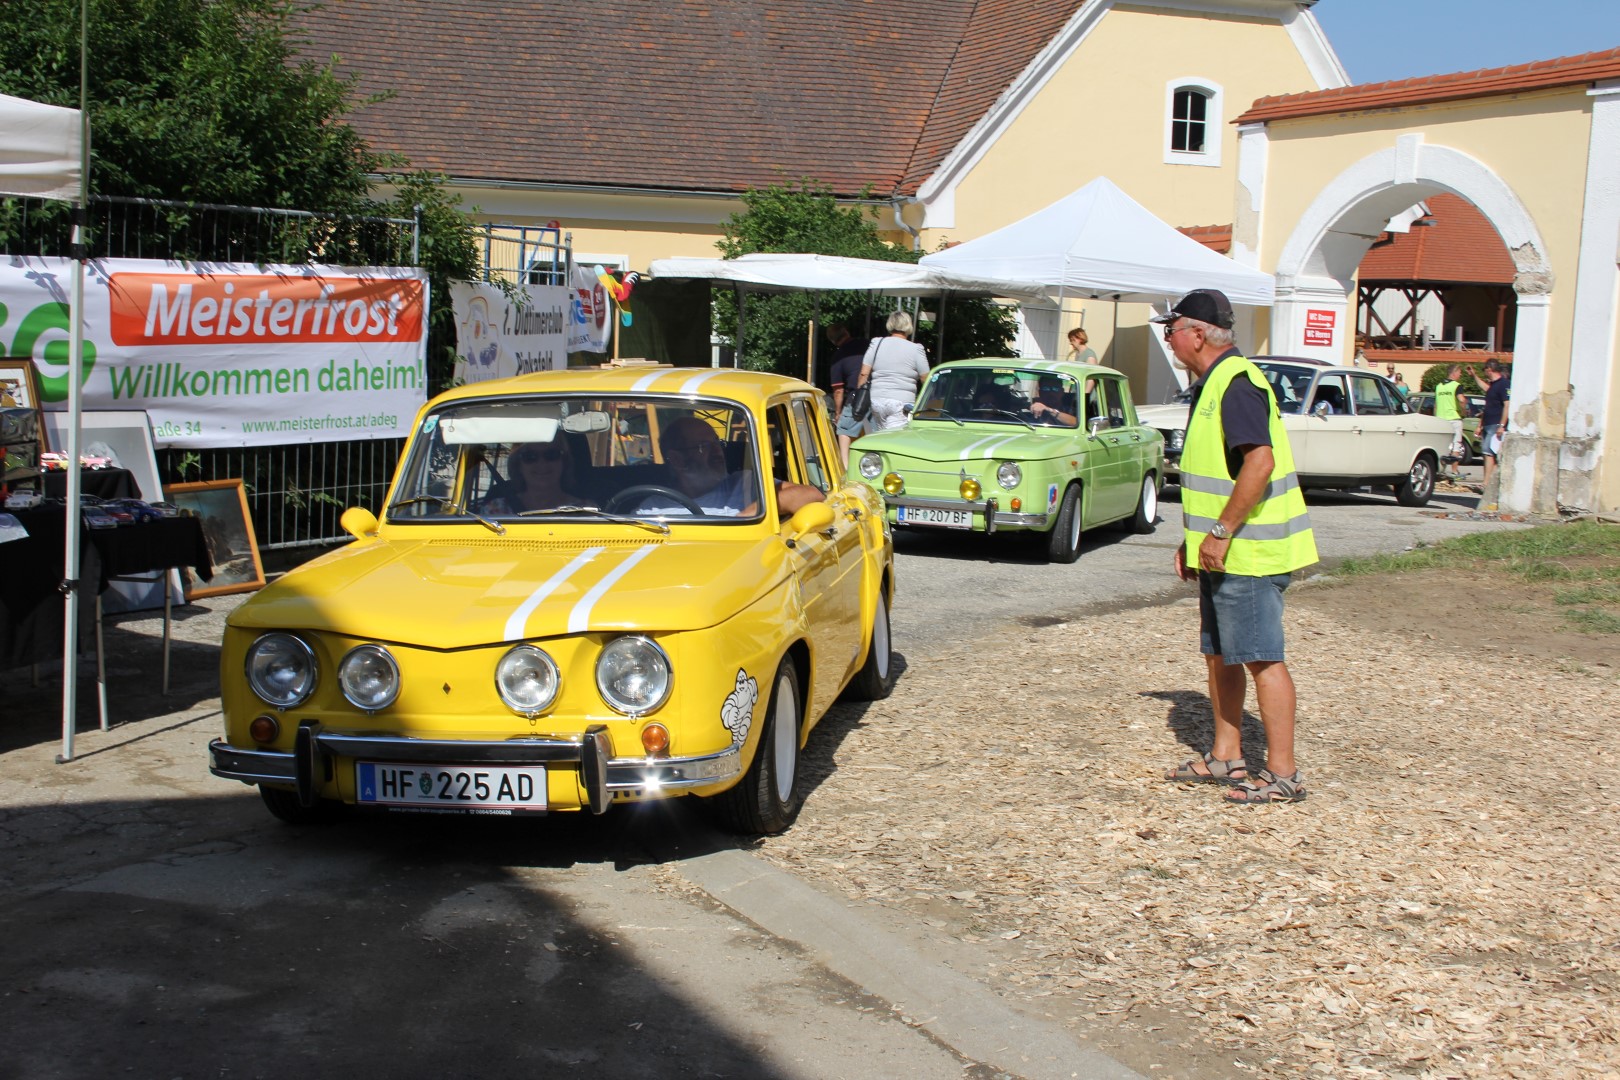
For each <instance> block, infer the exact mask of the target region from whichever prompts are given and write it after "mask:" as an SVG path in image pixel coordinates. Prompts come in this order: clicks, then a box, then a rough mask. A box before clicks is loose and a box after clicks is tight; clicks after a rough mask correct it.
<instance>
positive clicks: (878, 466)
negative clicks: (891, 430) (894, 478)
mask: <svg viewBox="0 0 1620 1080" xmlns="http://www.w3.org/2000/svg"><path fill="white" fill-rule="evenodd" d="M882 472H883V455H882V454H874V453H871V452H870V451H868V452H867V453H864V454H862V455H861V475H862V476H863V477H865V478H866V479H868V480H876V479H877V478H878V476H879V475H880V474H881V473H882Z"/></svg>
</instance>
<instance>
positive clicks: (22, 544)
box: [0, 507, 214, 728]
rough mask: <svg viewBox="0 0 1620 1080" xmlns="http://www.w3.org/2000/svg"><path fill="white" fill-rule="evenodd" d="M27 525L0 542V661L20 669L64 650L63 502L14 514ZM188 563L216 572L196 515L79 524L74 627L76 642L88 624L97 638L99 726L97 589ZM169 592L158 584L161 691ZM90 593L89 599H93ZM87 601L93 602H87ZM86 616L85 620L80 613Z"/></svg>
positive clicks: (101, 660) (99, 666)
mask: <svg viewBox="0 0 1620 1080" xmlns="http://www.w3.org/2000/svg"><path fill="white" fill-rule="evenodd" d="M12 516H13V517H15V518H16V519H17V520H18V521H19V522H20V523H21V524H22V526H23V528H25V529H27V530H28V535H27V536H26V537H25V538H23V539H21V540H12V541H9V542H8V543H4V544H0V666H4V667H18V666H21V665H23V664H32V663H38V662H39V661H41V660H46V659H50V658H52V657H59V656H60V655H61V649H62V620H63V615H64V607H65V605H64V604H63V601H62V594H61V592H60V591H59V589H58V588H57V586H58V585H59V584H60V583H61V581H62V578H63V576H64V575H63V573H62V555H63V548H64V546H65V543H64V541H65V539H66V537H65V534H64V519H65V514H64V512H63V510H62V508H61V507H54V508H45V509H39V510H21V511H13V512H12ZM180 567H190V568H191V569H192V570H193V571H195V572H196V574H197V576H198V577H200V578H201V579H202V580H204V581H207V580H209V579H210V578H212V577H213V576H214V567H213V564H212V562H210V561H209V558H208V544H207V541H206V540H205V539H204V538H203V531H202V522H201V521H199V520H198V519H197V518H194V517H177V518H164V519H162V520H161V521H148V522H143V523H141V524H135V525H120V526H119V527H118V528H116V529H83V530H82V531H81V532H80V544H79V583H80V587H79V599H80V607H79V613H80V617H79V626H80V628H81V645H82V643H83V637H84V634H85V632H88V631H89V630H90V629H91V628H93V629H94V631H95V635H96V680H97V683H98V684H99V688H100V695H99V696H100V705H101V724H102V727H103V728H105V727H106V726H107V692H106V686H107V679H106V662H105V656H104V655H103V651H102V640H101V602H100V599H101V593H103V592H104V591H106V588H107V585H108V583H109V582H111V581H113V580H115V579H117V580H128V579H130V578H131V577H134V576H136V575H148V574H155V575H157V576H158V577H159V578H163V577H166V576H167V575H168V572H169V571H170V570H175V569H179V568H180ZM169 593H170V591H169V588H168V586H167V583H165V586H164V589H163V690H164V692H165V693H167V692H168V688H169V637H170V634H169V627H170V618H171V611H170V595H169ZM92 598H94V599H92ZM92 605H93V606H92ZM86 615H90V616H91V618H86Z"/></svg>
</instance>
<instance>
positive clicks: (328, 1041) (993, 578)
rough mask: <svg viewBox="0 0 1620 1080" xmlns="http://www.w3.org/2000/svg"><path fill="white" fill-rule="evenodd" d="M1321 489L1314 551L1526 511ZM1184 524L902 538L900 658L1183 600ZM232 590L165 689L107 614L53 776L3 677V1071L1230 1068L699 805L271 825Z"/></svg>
mask: <svg viewBox="0 0 1620 1080" xmlns="http://www.w3.org/2000/svg"><path fill="white" fill-rule="evenodd" d="M1310 501H1311V509H1312V515H1313V520H1314V522H1315V525H1316V529H1317V534H1318V540H1319V543H1320V545H1321V547H1322V550H1323V553H1324V555H1325V556H1326V557H1327V558H1328V559H1330V560H1331V559H1333V558H1337V557H1342V556H1344V555H1347V554H1361V553H1367V552H1373V551H1394V550H1400V549H1402V548H1405V547H1407V546H1410V545H1411V544H1413V543H1417V542H1421V541H1432V540H1437V539H1440V538H1442V537H1444V536H1448V535H1454V534H1456V533H1458V532H1465V531H1473V530H1477V529H1480V528H1491V527H1513V526H1494V525H1488V524H1482V523H1480V522H1465V521H1447V520H1445V519H1444V518H1441V517H1437V516H1432V515H1428V514H1423V513H1421V512H1419V511H1415V510H1409V509H1406V508H1402V507H1398V506H1396V505H1395V503H1394V501H1393V499H1390V498H1387V497H1383V496H1337V495H1332V496H1329V495H1319V496H1318V495H1313V496H1312V497H1311V500H1310ZM1463 502H1464V501H1463V500H1460V499H1459V500H1456V504H1457V506H1458V508H1461V506H1462V505H1463ZM1445 508H1446V500H1445V499H1442V500H1440V501H1438V502H1437V503H1436V504H1435V505H1434V506H1433V507H1431V510H1435V511H1441V510H1444V509H1445ZM1178 513H1179V506H1177V505H1176V503H1175V502H1174V501H1173V500H1172V501H1169V502H1167V503H1166V504H1165V506H1164V514H1165V517H1166V518H1167V519H1168V520H1167V522H1166V523H1165V524H1162V525H1161V526H1160V527H1159V530H1158V531H1157V532H1156V533H1155V534H1153V535H1149V536H1125V535H1123V534H1117V533H1106V534H1105V533H1099V534H1097V535H1095V536H1091V537H1088V539H1087V541H1086V545H1085V550H1084V553H1083V554H1082V555H1081V557H1080V559H1079V561H1078V562H1076V563H1075V564H1073V565H1071V566H1061V567H1058V566H1049V565H1047V564H1046V563H1045V562H1044V560H1042V559H1040V558H1038V557H1037V556H1036V555H1035V553H1033V552H1031V551H1030V550H1029V549H1028V548H1026V547H1020V546H1018V545H1016V544H1012V545H1009V544H1006V543H1005V542H1004V541H1003V540H996V539H991V540H985V539H982V538H976V537H963V536H959V535H956V534H947V535H933V536H911V535H903V536H902V537H901V538H900V551H901V554H900V556H899V566H898V574H899V598H898V600H897V604H896V609H895V637H896V644H897V647H898V649H899V650H900V651H901V653H902V654H903V655H904V657H905V659H906V662H907V663H908V664H911V665H917V664H924V663H927V662H928V661H929V657H930V656H931V655H934V654H936V653H939V652H941V651H943V650H946V649H950V648H958V647H959V646H960V644H961V643H963V642H970V641H972V640H975V639H977V638H979V637H984V636H989V635H991V634H994V633H996V632H997V631H999V630H1002V629H1005V628H1006V627H1008V626H1009V625H1010V624H1022V625H1026V626H1027V625H1039V624H1042V623H1052V622H1058V621H1063V620H1065V619H1069V618H1073V617H1074V616H1076V615H1078V614H1081V613H1083V612H1088V611H1097V610H1117V609H1120V608H1127V607H1131V606H1135V605H1138V604H1141V603H1144V602H1153V601H1154V600H1156V599H1161V598H1169V597H1175V596H1179V595H1184V594H1185V591H1186V590H1187V588H1188V587H1187V586H1184V585H1181V584H1180V583H1178V582H1177V581H1176V580H1175V579H1174V577H1173V575H1172V573H1171V569H1170V559H1171V552H1172V550H1173V547H1174V545H1175V544H1176V543H1177V538H1176V533H1175V528H1174V521H1175V520H1176V518H1177V515H1178ZM238 600H239V598H238V597H218V598H213V599H211V600H208V601H204V602H202V603H201V604H198V605H193V606H191V607H188V608H184V609H181V610H180V611H179V613H178V616H177V626H176V642H175V647H174V648H175V652H174V672H175V675H174V684H173V687H172V691H171V693H170V694H169V695H168V696H167V697H164V696H162V695H160V694H158V693H157V692H156V687H155V683H156V681H157V680H156V678H155V676H154V673H155V672H156V671H157V670H158V662H159V659H158V658H159V651H158V650H159V641H160V634H161V620H160V618H158V617H157V616H156V615H155V614H146V613H141V614H136V615H128V616H121V617H118V618H117V619H116V620H115V622H114V624H113V626H112V628H111V629H110V631H109V634H108V648H109V653H110V655H111V657H112V661H111V667H110V688H111V699H112V709H113V715H114V718H115V721H116V725H115V726H114V728H113V729H112V730H111V731H110V732H106V733H102V732H99V731H95V730H93V724H94V720H93V706H94V700H95V695H94V692H93V685H90V684H86V686H85V688H84V689H83V690H82V691H81V694H80V699H81V717H82V719H81V728H80V734H79V735H78V737H77V741H76V751H77V756H76V759H75V760H74V761H72V762H70V763H68V764H66V765H57V764H54V763H53V757H54V755H55V754H56V752H57V750H58V749H59V746H60V743H59V737H58V732H59V728H58V723H59V722H58V720H57V715H58V711H57V710H58V708H59V702H60V688H59V684H58V681H57V678H55V677H53V675H52V673H51V672H49V671H47V672H46V673H45V678H44V680H43V681H42V683H41V684H40V685H39V686H35V685H33V683H32V680H31V678H30V673H29V672H28V671H26V670H23V671H8V672H0V941H3V942H4V947H3V948H0V1032H3V1033H4V1035H3V1037H0V1077H6V1078H10V1077H22V1078H34V1077H41V1078H79V1077H86V1078H88V1077H97V1078H100V1077H105V1076H109V1075H125V1076H133V1077H148V1076H150V1077H164V1078H170V1077H188V1078H189V1077H196V1078H200V1077H204V1076H207V1077H258V1076H266V1077H268V1076H276V1077H279V1076H282V1075H286V1074H293V1075H299V1076H304V1077H326V1076H332V1077H336V1076H344V1077H352V1076H390V1077H418V1076H421V1077H427V1076H434V1077H442V1076H480V1077H503V1076H519V1075H522V1076H525V1077H532V1076H554V1075H574V1074H576V1073H577V1074H579V1075H615V1076H626V1077H687V1076H691V1077H698V1076H732V1077H737V1076H745V1077H806V1078H810V1077H818V1078H819V1077H862V1078H869V1077H878V1078H882V1077H896V1078H899V1077H905V1078H912V1077H921V1078H928V1077H942V1078H949V1077H969V1078H972V1077H992V1076H1009V1077H1031V1078H1035V1077H1040V1078H1045V1077H1054V1078H1058V1077H1075V1076H1084V1077H1129V1076H1138V1075H1147V1074H1150V1073H1157V1074H1158V1075H1167V1074H1168V1075H1178V1076H1195V1077H1196V1076H1216V1075H1227V1074H1228V1067H1227V1066H1226V1064H1225V1063H1224V1062H1221V1061H1215V1060H1213V1059H1211V1058H1209V1057H1203V1058H1198V1059H1193V1058H1190V1057H1188V1056H1187V1055H1186V1054H1185V1053H1184V1052H1182V1051H1180V1050H1178V1048H1177V1047H1176V1046H1175V1045H1174V1043H1173V1041H1171V1040H1168V1039H1167V1040H1166V1041H1165V1042H1164V1043H1162V1044H1143V1043H1140V1042H1135V1043H1132V1042H1129V1041H1118V1042H1110V1043H1109V1044H1108V1052H1109V1054H1110V1055H1112V1056H1108V1055H1105V1054H1103V1053H1101V1052H1099V1050H1098V1047H1097V1046H1096V1045H1091V1044H1086V1043H1083V1042H1081V1041H1079V1039H1078V1037H1077V1036H1076V1035H1074V1034H1073V1033H1071V1032H1070V1031H1069V1030H1066V1029H1065V1028H1063V1027H1062V1026H1060V1025H1059V1024H1058V1023H1056V1022H1055V1021H1053V1020H1051V1019H1049V1018H1046V1017H1042V1016H1032V1015H1027V1014H1024V1013H1020V1012H1018V1011H1016V1010H1015V1009H1013V1008H1012V1007H1010V1006H1009V1005H1008V1003H1006V1002H1005V1001H1003V1000H1002V999H1001V998H999V997H998V996H996V995H994V994H992V993H990V992H989V991H988V990H987V989H986V988H985V987H984V986H983V985H982V984H981V983H980V982H979V981H978V980H977V978H976V977H975V973H976V972H982V971H983V970H984V969H985V961H986V957H983V956H977V955H974V954H972V953H971V952H969V951H967V950H965V949H964V948H963V947H962V946H960V944H959V943H942V942H936V941H934V940H933V939H932V938H933V936H932V934H931V933H930V931H929V928H927V927H923V926H910V925H901V924H897V923H895V922H894V921H892V915H885V914H884V913H883V912H882V911H880V910H878V909H872V908H858V907H855V906H852V905H850V904H848V903H847V902H845V901H844V900H843V899H842V898H841V897H835V896H830V895H825V894H823V893H820V892H818V891H816V890H815V889H814V888H811V887H810V886H808V885H806V884H805V883H803V882H800V881H798V880H797V879H795V878H792V877H791V876H789V875H787V874H785V873H783V872H782V871H780V870H775V869H773V868H771V867H769V866H767V865H766V864H765V863H764V862H763V861H762V860H759V859H756V858H754V857H753V856H752V855H750V854H749V853H748V852H747V850H746V847H745V846H739V845H737V844H736V843H735V842H734V841H732V840H731V839H729V838H726V837H722V836H720V835H718V834H716V833H714V832H712V831H710V830H709V829H708V827H707V825H706V824H705V823H704V821H703V819H702V818H701V817H700V816H699V815H697V814H695V813H693V812H691V810H690V809H689V808H688V807H686V806H684V805H675V804H661V805H653V806H647V807H642V808H637V809H633V810H628V811H627V810H624V809H622V808H621V809H616V810H614V811H613V812H611V813H609V814H608V815H605V816H604V817H602V818H598V819H591V818H584V819H581V818H579V817H562V816H559V817H558V818H555V819H546V820H540V821H527V822H501V821H490V820H485V819H431V818H421V817H414V816H413V817H383V818H374V817H366V818H358V819H350V820H346V821H345V822H343V823H341V824H338V825H336V826H333V827H329V828H322V829H293V828H288V827H285V826H283V825H281V824H279V823H278V822H275V821H274V820H272V819H271V818H270V817H269V816H268V815H267V814H266V813H265V812H264V811H263V809H262V807H261V806H260V805H259V802H258V799H257V798H256V796H255V795H254V794H253V793H252V791H251V790H249V789H247V788H245V787H243V786H241V785H237V784H233V783H229V782H226V781H220V780H216V779H214V778H212V777H211V776H209V775H208V773H207V768H206V755H205V751H204V747H205V744H206V741H207V739H208V738H209V737H211V736H212V735H213V734H214V733H215V731H216V730H217V729H218V725H219V713H218V708H219V703H218V697H217V692H218V691H217V679H216V676H215V668H216V664H217V642H218V640H219V630H220V626H221V623H222V620H223V617H224V614H225V613H226V612H227V611H228V610H229V609H230V608H231V607H232V606H234V604H235V603H236V602H237V601H238ZM896 693H897V694H898V695H902V696H903V695H904V693H905V681H904V679H903V678H902V680H901V683H900V686H899V688H898V689H897V691H896ZM1121 1062H1124V1064H1121ZM1233 1074H1234V1075H1235V1072H1234V1073H1233Z"/></svg>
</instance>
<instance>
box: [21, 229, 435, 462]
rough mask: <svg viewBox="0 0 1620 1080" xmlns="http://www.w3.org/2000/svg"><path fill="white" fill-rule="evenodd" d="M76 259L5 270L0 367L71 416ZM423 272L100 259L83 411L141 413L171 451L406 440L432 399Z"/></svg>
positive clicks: (87, 297)
mask: <svg viewBox="0 0 1620 1080" xmlns="http://www.w3.org/2000/svg"><path fill="white" fill-rule="evenodd" d="M72 273H73V263H72V262H71V261H70V260H67V259H40V258H22V257H6V258H4V259H0V356H22V357H29V358H31V359H32V360H33V361H34V366H35V368H36V369H37V370H38V371H39V381H40V389H41V396H42V397H43V398H44V401H45V407H46V408H48V409H62V408H66V406H67V385H68V384H67V376H68V337H69V321H68V293H69V286H70V282H71V275H72ZM427 305H428V285H427V275H426V274H425V273H424V272H423V271H421V270H419V269H417V268H415V267H351V266H344V267H338V266H280V265H269V266H256V265H252V264H244V263H190V264H187V263H177V262H160V261H156V260H149V259H101V260H97V261H94V262H91V263H89V264H87V272H86V274H85V284H84V313H83V322H84V357H83V374H82V380H83V399H84V407H85V408H86V409H143V410H145V411H146V413H147V415H148V416H149V417H150V418H151V421H152V432H153V435H154V436H155V437H156V439H157V443H158V445H159V446H172V447H195V448H200V447H210V446H273V445H279V444H284V443H305V442H338V441H344V440H350V439H376V438H390V437H396V436H402V435H404V434H406V432H407V431H408V430H409V427H410V423H411V420H412V418H413V417H414V415H415V413H416V410H417V409H418V408H419V407H420V406H421V405H422V403H423V401H425V400H426V399H427V364H426V358H427V314H428V312H427Z"/></svg>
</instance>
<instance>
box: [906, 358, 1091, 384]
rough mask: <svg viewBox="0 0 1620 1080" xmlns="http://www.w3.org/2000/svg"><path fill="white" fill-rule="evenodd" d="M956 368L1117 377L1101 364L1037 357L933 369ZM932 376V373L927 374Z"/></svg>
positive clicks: (950, 364) (964, 362)
mask: <svg viewBox="0 0 1620 1080" xmlns="http://www.w3.org/2000/svg"><path fill="white" fill-rule="evenodd" d="M957 368H1023V369H1025V370H1027V371H1052V372H1057V373H1059V374H1063V375H1072V376H1074V377H1075V378H1077V379H1083V378H1087V377H1089V376H1092V375H1119V374H1121V372H1120V371H1119V369H1118V368H1111V367H1104V366H1103V365H1101V364H1081V363H1076V362H1075V361H1073V360H1046V359H1043V358H1041V357H1039V356H975V357H972V358H970V359H967V360H948V361H946V362H945V363H943V364H938V365H936V366H935V367H934V371H946V370H954V369H957ZM929 374H933V372H929Z"/></svg>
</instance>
